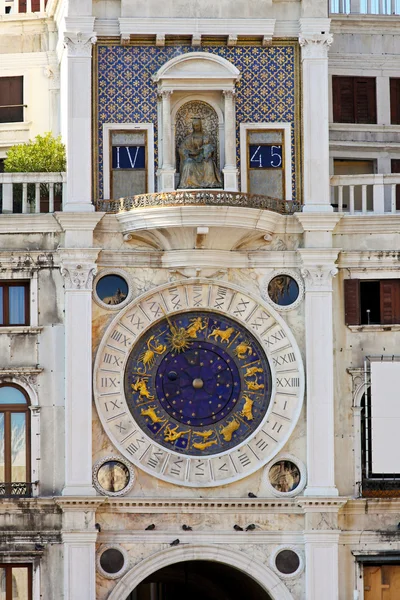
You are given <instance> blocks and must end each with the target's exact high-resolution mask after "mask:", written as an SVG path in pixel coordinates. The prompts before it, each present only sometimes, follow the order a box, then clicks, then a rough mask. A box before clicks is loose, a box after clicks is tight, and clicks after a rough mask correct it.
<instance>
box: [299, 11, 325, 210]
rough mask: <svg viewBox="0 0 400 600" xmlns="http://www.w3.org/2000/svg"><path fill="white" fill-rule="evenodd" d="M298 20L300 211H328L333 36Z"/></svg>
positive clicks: (316, 26)
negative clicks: (330, 70) (300, 150)
mask: <svg viewBox="0 0 400 600" xmlns="http://www.w3.org/2000/svg"><path fill="white" fill-rule="evenodd" d="M301 21H306V23H301V26H302V34H301V35H300V37H299V43H300V47H301V63H302V78H303V85H302V89H303V148H304V207H303V211H304V212H332V210H333V209H332V206H331V200H330V187H329V94H328V92H329V88H328V50H329V47H330V45H331V44H332V41H333V38H332V35H330V34H329V33H321V27H320V28H319V33H309V29H310V27H309V21H314V20H313V19H311V20H310V19H307V20H304V19H301ZM315 21H319V19H315ZM324 21H325V19H324ZM322 27H324V28H325V25H322ZM314 28H318V23H315V24H314V23H313V26H312V29H314ZM304 29H305V30H306V31H304ZM303 31H304V32H303Z"/></svg>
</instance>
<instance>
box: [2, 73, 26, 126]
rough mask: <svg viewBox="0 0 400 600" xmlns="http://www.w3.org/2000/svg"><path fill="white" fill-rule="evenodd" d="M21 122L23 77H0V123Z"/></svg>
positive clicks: (22, 113) (22, 117)
mask: <svg viewBox="0 0 400 600" xmlns="http://www.w3.org/2000/svg"><path fill="white" fill-rule="evenodd" d="M23 120H24V107H23V77H0V123H15V122H20V121H23Z"/></svg>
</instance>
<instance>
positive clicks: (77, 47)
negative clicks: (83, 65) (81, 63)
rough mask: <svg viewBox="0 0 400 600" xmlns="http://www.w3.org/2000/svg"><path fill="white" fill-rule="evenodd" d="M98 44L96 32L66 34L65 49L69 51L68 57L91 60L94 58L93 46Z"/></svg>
mask: <svg viewBox="0 0 400 600" xmlns="http://www.w3.org/2000/svg"><path fill="white" fill-rule="evenodd" d="M96 42H97V37H96V34H95V33H94V32H90V33H88V32H85V33H83V32H82V31H78V32H75V33H72V32H66V33H65V34H64V47H65V48H66V49H67V52H68V56H71V57H79V58H90V57H91V56H92V46H93V44H95V43H96Z"/></svg>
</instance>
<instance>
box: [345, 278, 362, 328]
mask: <svg viewBox="0 0 400 600" xmlns="http://www.w3.org/2000/svg"><path fill="white" fill-rule="evenodd" d="M344 312H345V322H346V325H360V281H359V279H345V280H344Z"/></svg>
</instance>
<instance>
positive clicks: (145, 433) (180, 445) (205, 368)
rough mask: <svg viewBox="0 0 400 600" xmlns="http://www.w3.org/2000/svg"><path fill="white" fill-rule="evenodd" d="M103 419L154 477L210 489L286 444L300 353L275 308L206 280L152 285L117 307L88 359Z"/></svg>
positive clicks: (294, 411)
mask: <svg viewBox="0 0 400 600" xmlns="http://www.w3.org/2000/svg"><path fill="white" fill-rule="evenodd" d="M95 398H96V404H97V409H98V411H99V414H100V418H101V420H102V423H103V425H104V427H105V429H106V431H107V432H108V435H109V436H110V438H111V440H112V441H113V443H114V444H115V445H116V446H117V447H118V448H119V450H120V451H121V452H122V453H123V454H124V455H125V457H126V458H128V459H129V460H131V461H132V462H134V463H135V464H137V466H139V467H140V468H142V469H144V470H145V471H147V472H149V473H151V474H153V475H155V476H157V477H160V478H161V479H164V480H167V481H170V482H173V483H176V484H180V485H188V486H215V485H222V484H224V483H229V482H231V481H234V480H236V479H239V478H241V477H244V476H246V475H248V474H250V473H252V472H253V471H255V470H256V469H258V468H260V467H261V466H262V465H263V464H265V463H266V462H267V461H269V460H270V459H271V458H272V457H273V456H274V454H276V453H277V452H278V451H279V450H280V448H281V447H282V446H283V444H284V443H285V442H286V440H287V438H288V437H289V435H290V433H291V432H292V430H293V428H294V425H295V423H296V421H297V418H298V415H299V412H300V409H301V404H302V398H303V371H302V365H301V358H300V354H299V351H298V348H297V346H296V345H295V343H294V340H293V338H292V336H291V334H290V332H289V331H288V330H287V328H286V326H285V325H284V322H283V321H282V320H281V319H280V317H279V316H277V315H275V314H274V311H273V309H271V308H269V307H267V306H265V305H261V304H260V303H259V302H257V301H256V300H255V299H253V298H251V297H250V296H248V295H247V294H243V293H242V292H241V291H239V290H238V289H236V288H233V287H230V286H229V287H228V286H225V285H222V284H218V285H213V284H210V283H209V282H204V283H201V282H198V281H197V282H196V283H186V284H185V285H179V286H174V287H166V288H163V289H159V290H158V291H157V292H153V293H152V294H148V295H147V296H145V297H142V298H141V299H138V300H137V301H136V302H135V303H133V304H131V305H129V306H128V307H127V308H126V309H125V310H124V311H121V313H120V314H119V316H118V317H117V319H115V320H114V322H113V323H112V324H111V326H110V328H109V330H108V331H107V334H106V336H105V339H104V340H103V342H102V344H101V346H100V349H99V352H98V355H97V359H96V365H95Z"/></svg>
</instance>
